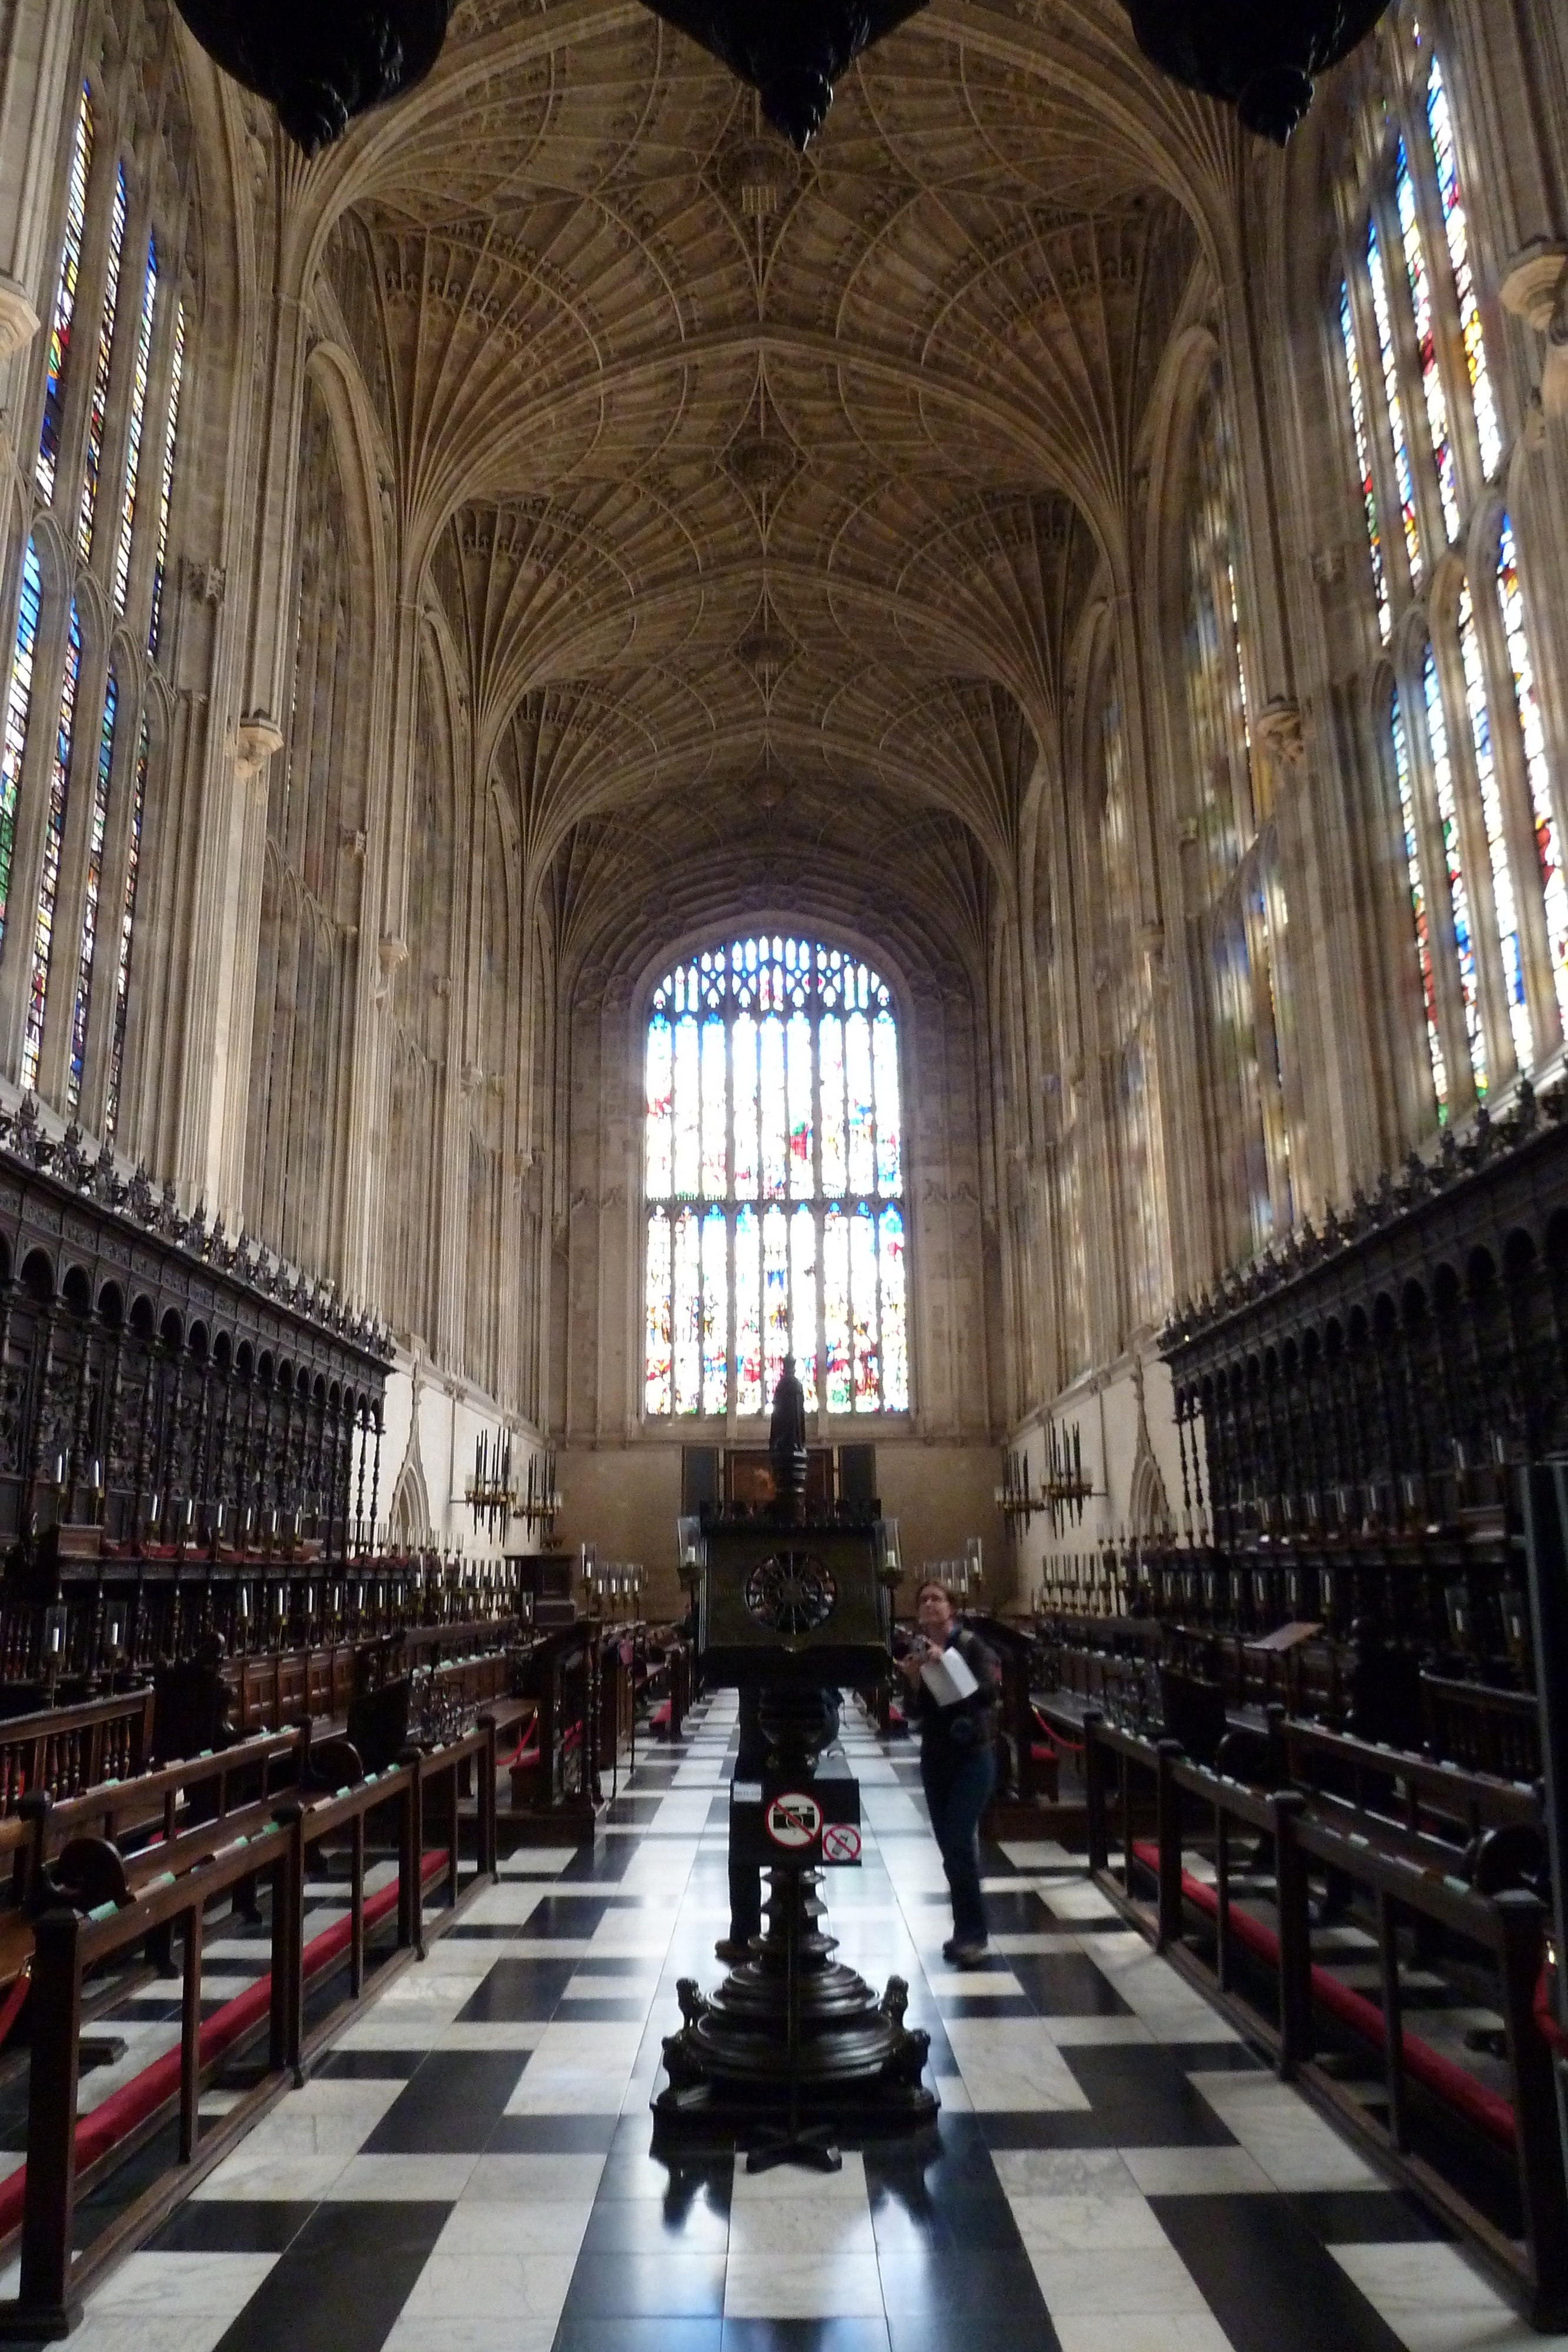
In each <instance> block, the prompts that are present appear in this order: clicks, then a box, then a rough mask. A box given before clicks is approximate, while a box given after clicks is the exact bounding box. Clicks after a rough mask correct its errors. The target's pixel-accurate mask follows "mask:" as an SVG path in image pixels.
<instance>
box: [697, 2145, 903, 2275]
mask: <svg viewBox="0 0 1568 2352" xmlns="http://www.w3.org/2000/svg"><path fill="white" fill-rule="evenodd" d="M784 2169H786V2168H785V2167H783V2166H780V2167H779V2170H780V2171H783V2170H784ZM789 2169H791V2170H793V2169H794V2168H793V2167H789ZM768 2177H769V2176H768V2175H767V2174H764V2176H763V2178H764V2179H767V2178H768ZM808 2177H809V2178H812V2179H817V2180H819V2181H824V2182H825V2181H827V2180H828V2179H831V2175H825V2174H822V2173H817V2174H814V2175H810V2176H808ZM784 2241H787V2242H788V2243H789V2245H790V2246H796V2247H800V2246H809V2247H810V2249H811V2252H812V2254H813V2257H814V2259H815V2260H816V2261H817V2263H819V2264H820V2265H822V2266H824V2267H827V2268H829V2269H831V2271H832V2273H834V2274H835V2275H836V2274H837V2271H838V2267H839V2264H840V2263H841V2262H846V2261H850V2260H862V2259H864V2258H865V2257H866V2256H868V2255H870V2256H871V2257H873V2259H874V2257H875V2254H876V2233H875V2231H873V2228H872V2221H871V2207H870V2206H869V2204H868V2203H867V2202H866V2197H865V2191H864V2189H862V2191H861V2195H860V2199H859V2201H858V2203H856V2202H852V2201H851V2200H849V2199H847V2198H843V2197H833V2196H820V2197H792V2198H790V2199H789V2204H788V2220H787V2221H781V2208H780V2207H779V2205H776V2204H765V2203H763V2202H762V2201H761V2200H757V2199H742V2200H738V2201H737V2202H735V2203H732V2204H731V2206H730V2209H729V2258H730V2261H731V2262H732V2263H733V2262H735V2261H737V2259H739V2258H741V2257H743V2256H744V2257H745V2258H746V2259H747V2260H748V2261H749V2260H751V2259H753V2258H759V2257H762V2256H765V2255H772V2254H777V2253H778V2252H779V2250H780V2244H781V2242H784Z"/></svg>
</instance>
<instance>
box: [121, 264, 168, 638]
mask: <svg viewBox="0 0 1568 2352" xmlns="http://www.w3.org/2000/svg"><path fill="white" fill-rule="evenodd" d="M157 299H158V248H157V247H156V246H155V245H154V244H153V242H152V238H151V237H149V238H148V240H147V269H146V274H145V276H144V277H143V278H142V280H141V318H140V320H138V322H137V329H136V373H135V376H134V378H133V379H132V382H131V433H130V438H129V439H128V441H127V443H126V447H125V482H124V486H123V488H122V489H121V491H120V538H119V541H117V543H116V546H115V551H114V602H115V607H116V610H117V611H119V612H121V613H123V612H124V610H125V592H126V590H127V588H128V587H129V585H130V583H131V535H132V533H133V532H134V530H135V529H136V484H137V480H138V478H139V476H140V474H141V428H142V425H144V423H145V422H146V415H147V370H148V367H149V365H150V363H151V362H152V312H153V309H154V307H155V305H156V303H157Z"/></svg>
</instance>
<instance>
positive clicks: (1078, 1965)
mask: <svg viewBox="0 0 1568 2352" xmlns="http://www.w3.org/2000/svg"><path fill="white" fill-rule="evenodd" d="M1012 1971H1013V1974H1014V1976H1016V1977H1017V1979H1018V1980H1019V1984H1020V1985H1022V1987H1023V1989H1024V1991H1025V1992H1026V1993H1027V1994H1028V1996H1029V1998H1030V2001H1031V2002H1032V2003H1033V2004H1034V2009H1035V2012H1036V2014H1037V2015H1038V2016H1040V2017H1130V2016H1131V2015H1132V2011H1131V2009H1130V2008H1129V2007H1128V2005H1127V2003H1126V2002H1125V2001H1124V2000H1123V1998H1122V1996H1121V1994H1120V1993H1119V1992H1118V1991H1117V1990H1116V1988H1115V1986H1114V1985H1113V1983H1112V1982H1111V1979H1110V1978H1109V1977H1108V1976H1106V1974H1105V1972H1104V1970H1103V1969H1098V1968H1096V1967H1095V1965H1094V1963H1093V1961H1092V1959H1091V1958H1089V1956H1088V1954H1087V1953H1086V1952H1016V1953H1015V1954H1014V1955H1013V1958H1012Z"/></svg>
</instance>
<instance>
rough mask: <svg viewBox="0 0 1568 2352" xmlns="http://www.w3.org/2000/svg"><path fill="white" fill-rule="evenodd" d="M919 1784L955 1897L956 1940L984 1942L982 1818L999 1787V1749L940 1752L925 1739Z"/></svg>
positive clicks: (944, 1749) (944, 1747)
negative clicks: (981, 1884)
mask: <svg viewBox="0 0 1568 2352" xmlns="http://www.w3.org/2000/svg"><path fill="white" fill-rule="evenodd" d="M920 1781H921V1786H922V1787H923V1788H924V1790H925V1801H926V1803H927V1805H928V1806H929V1807H930V1809H931V1826H932V1828H933V1829H934V1830H935V1831H936V1843H937V1845H938V1847H939V1848H940V1849H941V1853H942V1867H943V1869H944V1870H945V1871H946V1874H947V1885H948V1886H949V1888H950V1889H951V1891H952V1895H953V1939H954V1941H955V1943H958V1944H983V1943H984V1942H985V1940H986V1906H985V1899H984V1897H983V1896H982V1895H981V1893H980V1834H979V1832H980V1815H981V1814H982V1813H983V1812H984V1811H985V1810H986V1806H987V1803H988V1801H989V1798H990V1794H991V1790H993V1789H994V1788H995V1787H996V1785H997V1758H996V1750H995V1749H994V1748H992V1747H991V1746H990V1744H989V1742H988V1743H987V1744H986V1745H985V1746H984V1747H981V1748H950V1747H949V1746H948V1745H947V1743H946V1740H944V1741H943V1742H942V1744H941V1746H940V1747H938V1746H937V1744H936V1741H935V1740H934V1739H927V1740H926V1741H925V1742H924V1743H923V1744H922V1747H921V1750H920Z"/></svg>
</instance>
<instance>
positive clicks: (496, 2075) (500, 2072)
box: [361, 2050, 528, 2156]
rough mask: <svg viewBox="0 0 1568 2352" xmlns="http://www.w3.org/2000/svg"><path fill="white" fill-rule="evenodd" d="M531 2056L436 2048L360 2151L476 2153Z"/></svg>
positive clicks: (487, 2139)
mask: <svg viewBox="0 0 1568 2352" xmlns="http://www.w3.org/2000/svg"><path fill="white" fill-rule="evenodd" d="M527 2059H528V2053H526V2052H525V2051H521V2050H433V2051H432V2052H431V2053H430V2055H429V2056H428V2057H427V2058H426V2059H425V2061H424V2063H423V2065H422V2066H421V2067H420V2068H419V2069H418V2071H417V2073H416V2074H414V2075H413V2077H412V2079H411V2080H410V2081H409V2083H408V2084H407V2085H406V2087H405V2088H404V2089H402V2091H400V2092H399V2093H398V2095H397V2097H396V2098H395V2099H394V2100H393V2101H392V2105H391V2106H390V2107H389V2108H388V2109H387V2111H386V2113H385V2115H384V2116H382V2119H381V2121H380V2123H379V2124H377V2126H376V2127H375V2129H374V2131H373V2132H371V2136H370V2137H369V2139H367V2140H366V2142H365V2144H364V2147H363V2148H362V2149H361V2155H363V2156H458V2155H468V2154H470V2153H471V2154H473V2155H476V2156H477V2155H478V2154H479V2153H480V2151H481V2150H482V2149H484V2148H486V2147H488V2146H489V2145H490V2139H491V2134H492V2133H493V2132H494V2130H495V2128H496V2125H497V2122H498V2121H499V2120H500V2116H501V2110H502V2109H503V2108H504V2107H505V2105H506V2104H507V2100H508V2099H509V2098H510V2097H511V2095H512V2093H513V2092H514V2091H515V2090H516V2089H517V2082H518V2079H519V2077H520V2076H521V2074H522V2072H523V2068H524V2066H525V2064H526V2063H527Z"/></svg>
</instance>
